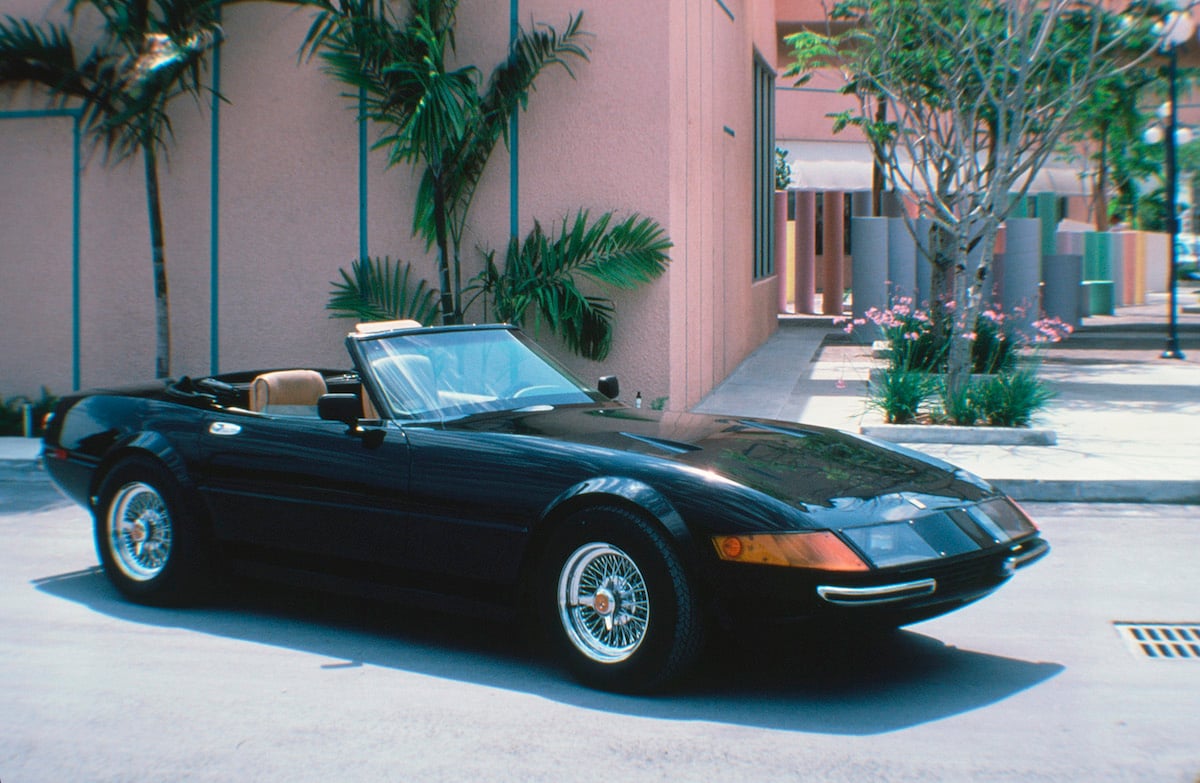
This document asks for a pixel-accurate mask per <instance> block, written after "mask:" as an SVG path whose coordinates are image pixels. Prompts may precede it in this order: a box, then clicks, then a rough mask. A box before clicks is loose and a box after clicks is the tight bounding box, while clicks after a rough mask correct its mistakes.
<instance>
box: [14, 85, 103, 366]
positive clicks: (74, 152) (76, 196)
mask: <svg viewBox="0 0 1200 783" xmlns="http://www.w3.org/2000/svg"><path fill="white" fill-rule="evenodd" d="M47 117H69V118H71V119H72V120H73V122H72V123H71V125H72V128H71V148H72V149H71V386H72V388H75V389H78V388H79V386H80V379H81V378H82V375H83V374H82V372H81V365H82V361H81V358H80V350H79V340H80V337H79V335H80V328H79V322H80V308H79V288H80V286H79V256H80V242H79V225H80V218H79V213H80V209H79V202H80V193H81V191H82V185H81V182H80V180H81V178H82V172H83V162H82V158H83V156H82V153H81V152H80V149H81V147H82V145H83V128H81V127H80V122H82V119H83V112H82V111H80V110H79V109H32V110H29V111H24V110H22V111H0V120H33V119H44V118H47Z"/></svg>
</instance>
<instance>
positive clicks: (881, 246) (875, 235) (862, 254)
mask: <svg viewBox="0 0 1200 783" xmlns="http://www.w3.org/2000/svg"><path fill="white" fill-rule="evenodd" d="M850 247H851V250H852V251H853V253H852V254H851V263H852V264H853V267H854V274H853V278H852V279H853V281H854V282H853V284H852V287H853V290H854V296H853V299H854V302H853V311H854V317H855V318H862V317H863V316H864V315H865V314H866V312H867V310H869V309H871V308H872V307H876V308H879V309H880V310H883V309H886V308H887V306H888V289H887V284H888V219H887V218H882V217H853V218H851V219H850Z"/></svg>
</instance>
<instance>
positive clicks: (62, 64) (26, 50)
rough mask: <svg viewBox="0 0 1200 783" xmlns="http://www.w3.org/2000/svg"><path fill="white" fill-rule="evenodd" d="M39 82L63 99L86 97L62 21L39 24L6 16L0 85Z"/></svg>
mask: <svg viewBox="0 0 1200 783" xmlns="http://www.w3.org/2000/svg"><path fill="white" fill-rule="evenodd" d="M30 83H32V84H40V85H42V86H43V87H46V88H48V89H49V90H50V91H51V93H52V94H55V95H57V96H59V97H60V98H62V99H66V98H68V97H72V96H74V97H82V98H86V97H87V96H88V95H89V94H90V91H89V90H88V88H87V85H86V83H85V82H84V81H83V80H82V79H81V78H80V74H79V69H78V68H77V64H76V58H75V47H74V45H73V44H72V43H71V39H70V37H69V36H68V34H67V30H66V28H65V27H63V26H61V25H53V24H52V25H47V26H46V28H45V29H43V28H39V27H37V26H36V25H34V24H32V23H31V22H29V21H25V20H20V19H14V18H13V17H11V16H6V17H5V18H4V20H3V21H2V22H0V87H17V86H19V85H21V84H30Z"/></svg>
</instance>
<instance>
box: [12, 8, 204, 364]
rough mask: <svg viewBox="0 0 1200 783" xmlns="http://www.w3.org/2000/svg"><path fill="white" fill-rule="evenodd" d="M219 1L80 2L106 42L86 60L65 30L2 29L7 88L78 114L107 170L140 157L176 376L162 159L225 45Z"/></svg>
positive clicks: (158, 321)
mask: <svg viewBox="0 0 1200 783" xmlns="http://www.w3.org/2000/svg"><path fill="white" fill-rule="evenodd" d="M218 3H219V0H72V2H71V3H70V5H69V6H68V11H69V14H70V17H71V21H72V23H73V22H74V21H75V19H76V17H77V15H78V14H79V13H80V11H81V10H82V9H84V8H88V9H94V10H95V11H98V12H99V13H100V15H101V17H102V19H103V29H102V35H101V36H100V38H99V40H98V41H97V42H96V44H95V46H94V47H93V48H92V49H91V50H89V51H88V52H87V53H86V54H84V55H83V56H80V55H79V54H78V53H77V51H76V45H75V43H74V41H73V40H72V34H71V28H70V27H68V26H67V25H60V24H45V25H42V26H39V25H34V24H32V23H30V22H27V21H20V20H17V19H14V18H12V17H11V16H10V17H6V18H5V19H4V20H3V21H2V22H0V87H7V88H16V87H19V86H22V85H29V84H32V85H40V86H42V87H44V88H46V89H48V90H49V92H50V95H51V99H52V101H53V102H54V103H55V104H57V105H62V106H78V107H79V109H80V111H81V118H80V122H81V124H82V127H83V129H84V131H85V132H86V133H87V134H88V135H89V136H90V137H91V139H92V141H93V143H95V144H96V145H98V146H100V147H102V148H103V149H104V153H105V161H106V162H114V163H115V162H119V161H124V160H127V159H129V158H133V157H136V156H138V155H141V158H142V163H143V165H144V167H145V182H146V203H147V206H148V208H149V209H148V211H149V221H150V256H151V267H152V270H153V274H154V297H155V334H156V352H155V372H156V373H157V375H158V376H159V377H165V376H167V375H170V372H171V325H170V300H169V295H168V286H167V254H166V244H165V240H164V238H163V219H162V208H161V203H160V196H159V173H158V163H159V155H160V154H165V150H166V145H167V143H168V142H169V141H170V138H171V119H170V115H169V114H168V108H169V106H170V104H171V102H172V101H173V100H174V99H175V98H178V97H180V96H183V95H186V96H191V97H199V95H200V94H201V93H202V92H203V90H204V86H203V84H202V82H201V77H202V74H203V70H204V65H205V55H206V54H207V52H208V50H209V49H210V48H211V47H212V46H214V45H215V44H216V43H217V42H218V40H219V37H220V33H221V31H220V28H219V27H218V25H217V16H216V14H217V8H218Z"/></svg>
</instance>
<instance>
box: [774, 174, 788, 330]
mask: <svg viewBox="0 0 1200 783" xmlns="http://www.w3.org/2000/svg"><path fill="white" fill-rule="evenodd" d="M787 197H788V194H787V191H786V190H777V191H775V274H776V275H777V276H778V278H779V312H781V313H786V312H787V299H788V286H787V267H788V258H787V222H788V219H787Z"/></svg>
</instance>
